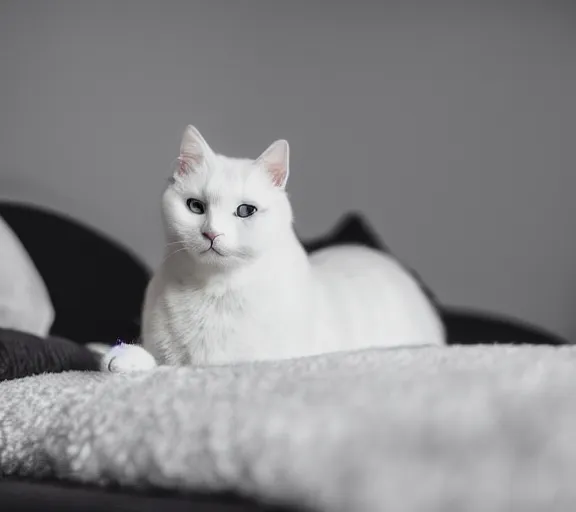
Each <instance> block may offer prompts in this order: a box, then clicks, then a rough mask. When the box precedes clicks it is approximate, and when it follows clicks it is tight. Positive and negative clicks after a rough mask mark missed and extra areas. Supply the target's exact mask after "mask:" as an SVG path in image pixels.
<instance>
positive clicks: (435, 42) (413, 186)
mask: <svg viewBox="0 0 576 512" xmlns="http://www.w3.org/2000/svg"><path fill="white" fill-rule="evenodd" d="M453 4H454V5H457V7H455V6H454V5H453V6H451V7H450V6H448V5H447V4H443V5H439V4H438V3H437V2H428V3H424V2H422V3H420V5H419V6H417V5H416V4H414V3H407V2H404V3H400V2H395V3H391V2H376V1H369V0H365V1H363V2H362V1H355V2H346V3H344V2H327V1H324V2H321V1H310V2H302V1H292V2H279V1H272V0H268V1H261V2H253V1H247V0H236V1H234V2H233V1H229V2H222V1H216V0H210V1H205V2H194V1H188V2H184V1H181V2H177V1H162V2H160V1H157V2H147V1H144V0H141V1H137V0H133V1H118V2H97V1H92V2H84V1H79V0H77V1H69V2H63V1H54V0H51V1H37V2H32V1H29V0H13V1H6V0H1V1H0V59H1V68H0V73H1V80H0V114H1V119H0V194H1V195H2V196H3V197H8V198H14V199H25V200H32V201H35V202H38V203H40V204H43V205H47V206H50V207H54V208H57V209H59V210H62V211H65V212H68V213H70V214H72V215H73V216H75V217H77V218H79V219H82V220H84V221H87V222H89V223H91V224H92V225H94V226H97V227H99V228H100V229H102V230H103V231H105V232H108V233H111V234H112V235H114V236H115V237H117V238H118V239H121V240H123V241H124V242H125V243H126V244H127V245H128V246H129V247H131V248H132V249H134V250H135V251H136V252H137V253H139V254H141V255H143V257H144V258H145V259H146V261H147V262H149V263H150V264H156V263H157V262H158V261H159V258H160V256H161V252H162V238H161V230H160V222H159V215H158V207H159V205H158V202H159V194H160V192H161V189H162V187H163V183H164V181H163V180H164V178H165V177H166V176H167V173H168V171H169V169H170V165H171V162H172V160H173V158H174V157H175V156H176V153H177V148H178V142H179V137H180V133H181V131H182V129H183V127H184V126H185V125H186V124H187V123H194V124H196V125H197V126H198V127H200V129H201V130H202V131H203V132H204V134H205V136H206V137H207V139H208V140H209V142H210V143H211V144H212V145H213V146H214V147H215V148H216V149H217V150H221V151H222V152H225V153H229V154H232V155H238V156H256V155H257V154H258V153H259V152H260V151H262V150H263V149H264V148H265V147H266V146H267V144H268V143H270V142H271V141H272V140H274V139H275V138H280V137H285V138H287V139H289V140H290V142H291V144H292V177H291V183H290V191H291V195H292V199H293V203H294V206H295V209H296V218H297V227H298V230H299V232H300V233H301V234H303V235H305V236H313V235H317V234H320V233H322V232H324V231H325V230H327V229H328V228H330V227H331V226H332V225H333V223H334V222H335V221H336V219H337V218H338V217H339V216H340V215H341V214H343V213H344V212H345V211H348V210H350V209H361V210H363V211H364V212H365V213H366V214H367V215H368V217H369V218H370V219H371V221H372V222H373V223H374V225H375V227H376V228H377V229H378V231H379V232H380V233H381V234H382V235H383V236H384V237H385V240H386V241H387V242H388V243H389V244H390V245H391V246H392V247H393V248H394V249H395V250H396V252H398V253H399V254H400V255H401V256H403V257H404V258H405V259H406V260H407V262H409V263H410V264H412V265H414V266H415V267H416V268H417V269H418V270H419V271H420V272H421V273H422V274H423V276H424V277H425V278H426V279H427V280H428V281H429V282H430V284H431V285H432V287H433V288H434V289H435V290H436V291H437V292H438V293H439V295H440V296H441V298H443V299H444V300H445V301H446V302H449V303H452V304H458V305H465V306H475V307H483V308H488V309H491V310H496V311H502V312H506V313H509V314H513V315H517V316H519V317H522V318H525V319H531V320H533V321H535V322H537V323H540V324H541V325H543V326H546V327H549V328H553V329H555V330H557V331H558V332H560V333H563V334H566V335H576V314H575V311H576V273H575V268H576V233H575V230H574V226H575V222H574V217H575V214H576V204H575V201H574V196H575V191H576V172H575V165H574V164H575V160H576V131H575V128H576V126H575V125H576V20H575V17H574V14H575V12H576V11H575V10H574V9H573V8H571V7H570V2H563V3H560V2H540V3H538V4H537V3H535V2H529V1H524V2H513V3H512V2H497V3H494V4H493V5H494V7H491V6H490V5H492V4H490V5H488V4H486V3H485V2H481V1H479V2H475V3H470V2H458V3H457V2H454V3H453ZM400 5H403V6H404V7H399V6H400ZM538 5H540V7H538ZM47 249H48V250H49V248H47ZM71 250H74V248H73V247H71ZM88 271H89V269H88Z"/></svg>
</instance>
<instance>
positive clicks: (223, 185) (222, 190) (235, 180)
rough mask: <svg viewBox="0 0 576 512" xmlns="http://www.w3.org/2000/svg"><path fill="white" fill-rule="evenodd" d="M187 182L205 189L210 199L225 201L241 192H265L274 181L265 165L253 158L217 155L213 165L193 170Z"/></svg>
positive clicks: (246, 194) (205, 196)
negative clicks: (262, 165)
mask: <svg viewBox="0 0 576 512" xmlns="http://www.w3.org/2000/svg"><path fill="white" fill-rule="evenodd" d="M184 185H185V186H186V185H187V186H189V187H191V188H192V189H195V191H197V192H198V193H201V194H202V196H203V197H204V198H205V199H206V200H213V201H224V200H226V199H227V198H230V199H237V198H238V197H240V196H243V197H246V196H250V195H261V194H265V193H266V192H268V191H269V190H270V189H271V188H272V185H271V183H270V182H269V180H267V179H266V175H265V173H264V172H263V170H262V169H260V168H259V167H257V166H256V165H254V162H253V161H252V160H247V159H246V160H244V159H233V158H228V157H222V156H220V155H216V158H215V159H214V161H213V162H211V165H209V166H207V167H206V168H205V169H202V170H201V171H199V172H192V173H191V174H190V175H189V176H188V177H187V179H186V180H185V183H184Z"/></svg>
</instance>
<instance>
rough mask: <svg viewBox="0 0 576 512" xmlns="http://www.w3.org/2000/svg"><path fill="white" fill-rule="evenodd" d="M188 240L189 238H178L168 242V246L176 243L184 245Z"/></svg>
mask: <svg viewBox="0 0 576 512" xmlns="http://www.w3.org/2000/svg"><path fill="white" fill-rule="evenodd" d="M186 242H188V240H177V241H176V242H168V243H167V244H166V247H168V246H170V245H176V244H180V245H184V244H185V243H186Z"/></svg>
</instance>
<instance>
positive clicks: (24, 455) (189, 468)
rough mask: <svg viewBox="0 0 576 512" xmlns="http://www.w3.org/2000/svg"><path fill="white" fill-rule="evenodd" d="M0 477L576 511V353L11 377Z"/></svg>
mask: <svg viewBox="0 0 576 512" xmlns="http://www.w3.org/2000/svg"><path fill="white" fill-rule="evenodd" d="M0 469H1V471H2V474H4V475H8V474H18V475H28V476H37V477H41V476H48V475H51V476H54V475H55V476H58V477H61V478H65V479H71V480H75V481H82V482H93V483H97V484H107V483H120V484H122V485H127V486H134V487H139V488H146V487H156V488H165V489H174V490H182V491H186V490H206V491H215V490H218V491H227V490H232V491H238V492H240V493H243V494H245V495H249V496H254V497H256V498H259V499H261V500H264V501H267V502H272V503H280V504H286V505H291V506H294V507H296V508H308V509H312V510H320V511H355V512H365V511H366V512H368V511H380V510H382V511H384V510H387V511H389V510H393V511H403V512H410V511H427V512H429V511H442V512H444V511H450V510H466V511H479V512H485V511H491V512H494V511H503V510H506V511H512V510H514V511H516V510H522V511H524V512H526V511H532V510H576V484H575V483H574V475H576V348H572V347H560V348H551V347H507V346H485V347H482V346H479V347H478V346H477V347H466V348H465V347H450V348H416V349H396V350H372V351H364V352H358V353H353V354H347V355H342V354H341V355H330V356H322V357H316V358H311V359H302V360H296V361H288V362H278V363H259V364H248V365H241V366H237V367H222V368H210V369H191V368H158V369H155V370H153V371H150V372H147V373H141V374H132V375H127V376H126V375H124V376H123V375H112V374H104V373H72V372H70V373H63V374H53V375H41V376H37V377H30V378H26V379H19V380H14V381H8V382H5V383H1V384H0Z"/></svg>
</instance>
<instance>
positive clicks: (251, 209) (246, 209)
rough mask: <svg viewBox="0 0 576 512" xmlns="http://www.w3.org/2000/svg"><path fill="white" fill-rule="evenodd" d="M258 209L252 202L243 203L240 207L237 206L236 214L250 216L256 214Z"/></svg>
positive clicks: (242, 216) (243, 216)
mask: <svg viewBox="0 0 576 512" xmlns="http://www.w3.org/2000/svg"><path fill="white" fill-rule="evenodd" d="M256 211H257V208H256V207H255V206H252V205H251V204H241V205H240V206H239V207H238V208H236V215H238V217H241V218H243V219H244V218H245V217H250V215H254V214H255V213H256Z"/></svg>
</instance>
